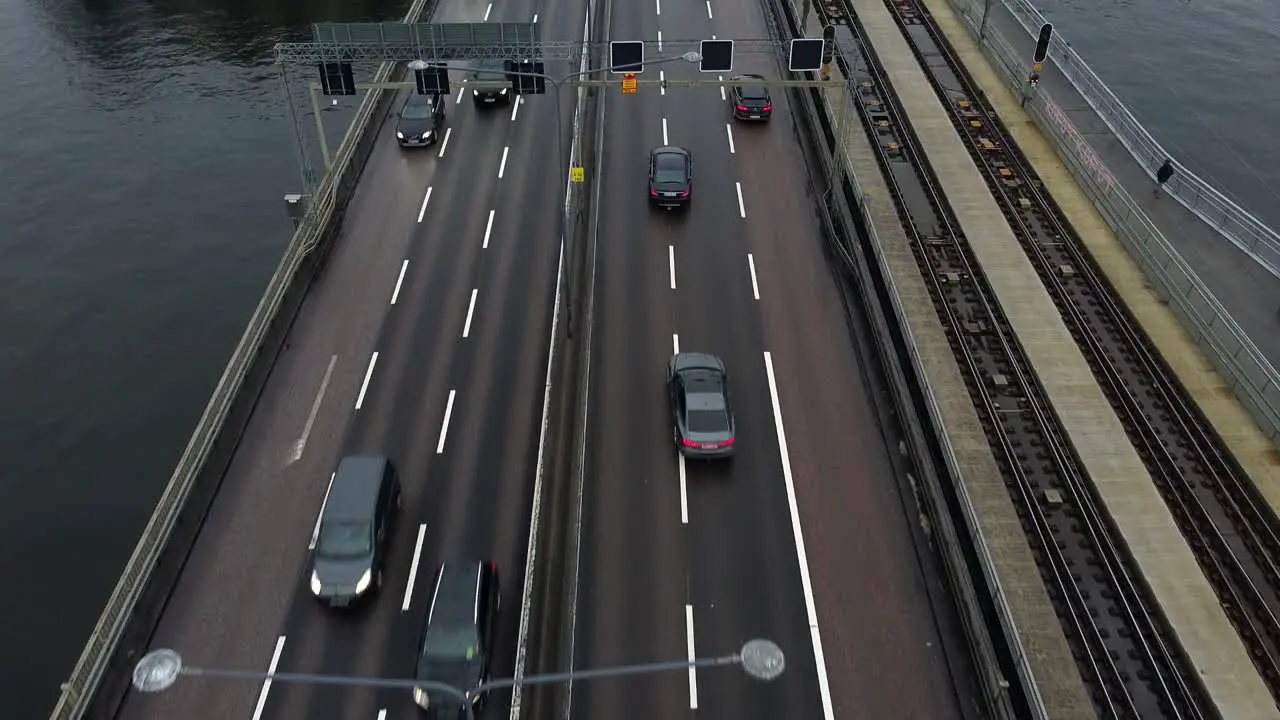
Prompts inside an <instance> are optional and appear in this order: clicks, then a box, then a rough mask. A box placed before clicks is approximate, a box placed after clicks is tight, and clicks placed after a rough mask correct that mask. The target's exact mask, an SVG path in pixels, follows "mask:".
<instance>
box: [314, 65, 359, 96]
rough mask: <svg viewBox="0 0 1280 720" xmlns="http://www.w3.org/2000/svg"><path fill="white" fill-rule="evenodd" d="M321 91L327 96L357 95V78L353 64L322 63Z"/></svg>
mask: <svg viewBox="0 0 1280 720" xmlns="http://www.w3.org/2000/svg"><path fill="white" fill-rule="evenodd" d="M320 89H321V91H322V92H323V93H324V94H325V95H355V94H356V78H355V74H354V73H353V72H352V71H351V63H349V62H334V63H320Z"/></svg>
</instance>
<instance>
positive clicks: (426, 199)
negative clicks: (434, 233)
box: [418, 188, 431, 222]
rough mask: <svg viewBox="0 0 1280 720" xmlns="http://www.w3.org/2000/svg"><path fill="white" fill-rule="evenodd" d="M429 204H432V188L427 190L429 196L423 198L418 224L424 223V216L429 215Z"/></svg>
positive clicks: (419, 209)
mask: <svg viewBox="0 0 1280 720" xmlns="http://www.w3.org/2000/svg"><path fill="white" fill-rule="evenodd" d="M429 202H431V188H427V194H426V195H425V196H424V197H423V198H422V207H420V208H418V222H422V216H423V215H426V214H427V203H429Z"/></svg>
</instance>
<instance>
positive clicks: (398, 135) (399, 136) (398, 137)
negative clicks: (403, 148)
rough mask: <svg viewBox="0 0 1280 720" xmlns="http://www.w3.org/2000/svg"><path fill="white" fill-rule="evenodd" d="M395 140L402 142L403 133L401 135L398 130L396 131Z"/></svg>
mask: <svg viewBox="0 0 1280 720" xmlns="http://www.w3.org/2000/svg"><path fill="white" fill-rule="evenodd" d="M396 139H397V140H403V139H404V133H402V132H400V131H399V130H397V131H396Z"/></svg>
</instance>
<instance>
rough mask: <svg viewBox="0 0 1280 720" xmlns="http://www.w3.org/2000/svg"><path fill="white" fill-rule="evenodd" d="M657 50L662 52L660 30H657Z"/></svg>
mask: <svg viewBox="0 0 1280 720" xmlns="http://www.w3.org/2000/svg"><path fill="white" fill-rule="evenodd" d="M658 52H662V31H661V30H659V31H658Z"/></svg>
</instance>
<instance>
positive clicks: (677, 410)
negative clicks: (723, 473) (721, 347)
mask: <svg viewBox="0 0 1280 720" xmlns="http://www.w3.org/2000/svg"><path fill="white" fill-rule="evenodd" d="M667 394H668V395H669V396H670V398H671V418H672V437H673V438H674V439H675V443H676V448H677V449H678V450H679V451H680V453H681V454H682V455H684V456H685V457H689V458H722V457H729V456H730V455H732V454H733V444H734V441H735V439H736V438H735V435H734V423H733V408H732V407H731V406H730V404H729V376H728V374H727V373H725V371H724V363H723V362H721V361H720V358H718V357H716V356H715V355H711V354H708V353H700V352H682V353H676V354H675V355H672V356H671V361H670V362H668V363H667Z"/></svg>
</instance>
